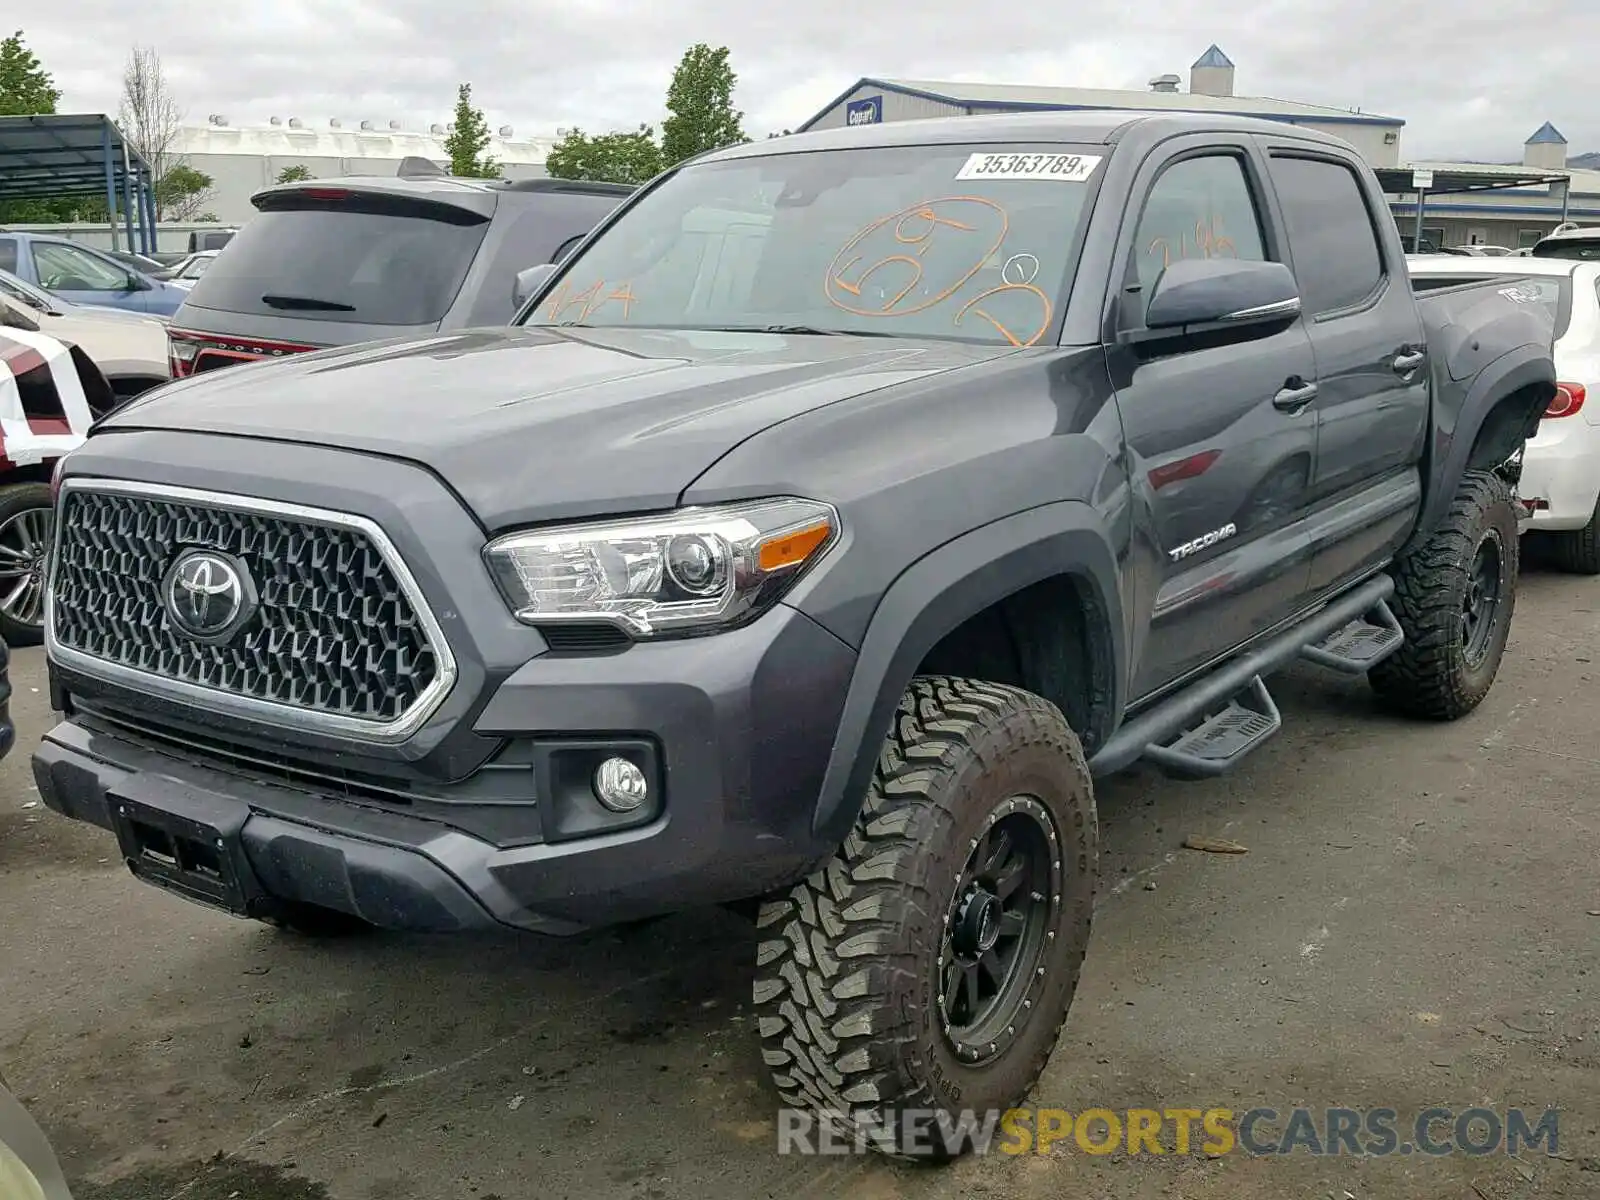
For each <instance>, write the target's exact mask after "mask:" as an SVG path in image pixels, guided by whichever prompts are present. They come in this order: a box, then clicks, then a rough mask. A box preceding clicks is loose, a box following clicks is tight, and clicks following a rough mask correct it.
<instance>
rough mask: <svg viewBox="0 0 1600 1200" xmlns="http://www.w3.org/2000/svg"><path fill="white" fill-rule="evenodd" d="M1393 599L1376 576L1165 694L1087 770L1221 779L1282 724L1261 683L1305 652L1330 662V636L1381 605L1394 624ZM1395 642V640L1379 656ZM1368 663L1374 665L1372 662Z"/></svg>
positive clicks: (1390, 587) (1388, 584) (1389, 584)
mask: <svg viewBox="0 0 1600 1200" xmlns="http://www.w3.org/2000/svg"><path fill="white" fill-rule="evenodd" d="M1393 594H1394V580H1392V579H1390V578H1389V576H1387V575H1377V576H1374V577H1373V578H1372V579H1369V580H1368V581H1367V582H1366V583H1364V584H1362V585H1361V586H1360V587H1358V588H1356V589H1355V590H1354V591H1352V592H1350V593H1349V594H1347V595H1344V596H1341V597H1340V598H1339V599H1337V600H1335V601H1334V602H1333V603H1331V604H1329V605H1328V606H1327V607H1326V608H1323V609H1320V610H1318V611H1317V612H1315V613H1313V614H1312V615H1311V616H1309V617H1307V618H1306V619H1305V620H1303V621H1301V622H1300V623H1299V624H1298V625H1294V626H1292V627H1291V628H1289V629H1286V630H1284V631H1283V632H1282V633H1279V634H1278V635H1277V636H1275V637H1274V638H1272V639H1271V640H1270V641H1268V642H1265V643H1263V644H1262V645H1260V646H1257V647H1256V648H1255V649H1254V650H1252V651H1250V652H1249V653H1248V654H1242V655H1240V656H1239V657H1238V658H1237V659H1235V660H1233V661H1232V662H1229V663H1227V664H1226V665H1224V666H1223V667H1221V668H1220V669H1218V670H1217V671H1215V672H1213V673H1212V674H1210V675H1208V676H1205V677H1204V678H1202V679H1200V680H1199V681H1197V682H1196V683H1194V684H1193V685H1191V686H1190V687H1187V688H1184V689H1183V690H1182V691H1180V692H1177V693H1174V694H1173V695H1171V696H1168V697H1167V698H1166V699H1165V700H1162V701H1160V702H1158V703H1157V704H1156V705H1155V706H1153V707H1152V708H1150V709H1148V710H1146V711H1145V712H1142V713H1140V714H1139V715H1138V716H1136V717H1135V718H1134V719H1133V720H1131V721H1129V722H1128V723H1127V724H1125V725H1123V726H1122V728H1121V729H1119V730H1117V731H1116V733H1114V734H1112V735H1111V737H1109V738H1108V739H1107V740H1106V744H1105V745H1104V746H1102V747H1100V749H1099V751H1098V752H1097V753H1096V754H1095V756H1094V757H1093V758H1092V759H1090V761H1089V770H1090V772H1091V773H1092V774H1094V775H1109V774H1111V773H1112V772H1114V771H1120V770H1122V769H1123V768H1124V767H1127V766H1131V765H1132V764H1133V763H1135V762H1137V761H1138V760H1139V759H1142V758H1149V759H1150V760H1151V761H1153V762H1156V763H1158V764H1159V765H1162V766H1163V767H1164V768H1165V769H1168V770H1174V771H1176V772H1178V773H1181V774H1184V775H1190V776H1201V777H1203V776H1211V775H1220V774H1222V773H1223V772H1225V771H1227V770H1228V768H1229V767H1231V766H1233V764H1234V763H1236V762H1238V761H1239V759H1240V758H1242V757H1243V756H1244V755H1245V754H1247V753H1249V752H1250V751H1251V750H1254V749H1255V748H1256V747H1258V746H1259V745H1261V743H1262V742H1264V741H1266V740H1267V738H1269V737H1271V736H1272V734H1274V733H1276V732H1277V731H1278V729H1279V727H1280V726H1281V725H1282V718H1281V717H1280V716H1279V715H1278V709H1277V706H1276V705H1274V704H1273V703H1272V698H1271V696H1269V695H1268V694H1267V690H1266V685H1265V684H1264V683H1262V681H1261V677H1262V676H1265V675H1269V674H1271V673H1272V672H1273V671H1276V670H1278V669H1279V668H1280V667H1282V666H1284V665H1285V664H1286V663H1288V662H1290V661H1292V660H1293V659H1295V658H1297V657H1299V656H1300V655H1301V654H1302V653H1304V651H1305V650H1306V649H1307V648H1320V649H1322V650H1324V651H1328V652H1329V657H1330V658H1332V657H1335V655H1333V654H1332V652H1331V651H1330V649H1329V646H1328V643H1330V642H1333V643H1336V644H1338V645H1340V646H1342V645H1343V643H1342V642H1340V641H1339V638H1338V637H1337V636H1336V635H1340V634H1342V633H1343V631H1344V630H1346V629H1347V627H1349V626H1351V625H1352V624H1355V623H1365V622H1363V618H1364V617H1365V616H1366V615H1367V614H1368V613H1374V614H1375V613H1376V610H1377V609H1378V608H1379V607H1380V606H1382V608H1383V613H1384V614H1385V616H1387V617H1388V619H1389V620H1391V621H1392V620H1393V619H1394V617H1393V614H1392V613H1390V612H1389V610H1388V606H1387V605H1386V604H1385V603H1384V602H1385V601H1386V600H1388V598H1389V597H1390V596H1392V595H1393ZM1374 627H1375V628H1376V626H1374ZM1396 631H1398V627H1396ZM1399 644H1400V643H1399V642H1398V641H1396V642H1395V643H1394V645H1393V646H1390V647H1388V649H1387V650H1386V651H1385V653H1388V652H1390V651H1392V650H1393V649H1395V648H1397V647H1398V646H1399ZM1380 657H1381V655H1380ZM1340 661H1343V662H1351V663H1353V662H1354V660H1353V659H1343V660H1340ZM1371 661H1372V662H1376V661H1377V658H1373V659H1372V660H1371ZM1340 669H1343V670H1350V669H1351V667H1349V666H1346V667H1342V668H1340ZM1361 669H1362V670H1365V669H1366V668H1365V667H1363V668H1361Z"/></svg>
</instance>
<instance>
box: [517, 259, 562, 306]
mask: <svg viewBox="0 0 1600 1200" xmlns="http://www.w3.org/2000/svg"><path fill="white" fill-rule="evenodd" d="M555 272H556V264H555V263H540V264H539V265H538V266H537V267H528V268H527V269H526V270H522V271H518V272H517V281H516V283H515V284H514V285H513V286H512V288H511V307H512V308H513V309H520V308H521V307H522V306H523V305H524V304H526V303H527V302H528V297H529V296H531V295H533V294H534V293H535V292H537V291H538V290H539V289H540V288H541V287H543V286H544V281H545V280H546V279H549V278H550V276H552V275H554V274H555Z"/></svg>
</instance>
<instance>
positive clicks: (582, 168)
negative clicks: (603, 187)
mask: <svg viewBox="0 0 1600 1200" xmlns="http://www.w3.org/2000/svg"><path fill="white" fill-rule="evenodd" d="M544 169H545V170H546V171H547V172H549V174H550V175H551V176H552V177H553V178H556V179H589V180H596V181H599V182H602V183H644V182H645V181H647V180H649V179H653V178H654V177H655V176H656V175H658V174H660V173H661V147H660V146H658V145H656V136H655V130H653V129H651V128H650V126H648V125H641V126H639V128H638V130H636V131H635V132H633V133H602V134H597V135H596V136H594V137H590V136H589V135H588V134H586V133H584V132H583V130H581V129H569V130H568V131H567V132H566V133H565V134H564V135H562V138H561V140H560V141H559V142H557V143H556V144H555V146H554V148H553V149H551V151H550V153H549V154H548V155H547V156H546V157H545V160H544Z"/></svg>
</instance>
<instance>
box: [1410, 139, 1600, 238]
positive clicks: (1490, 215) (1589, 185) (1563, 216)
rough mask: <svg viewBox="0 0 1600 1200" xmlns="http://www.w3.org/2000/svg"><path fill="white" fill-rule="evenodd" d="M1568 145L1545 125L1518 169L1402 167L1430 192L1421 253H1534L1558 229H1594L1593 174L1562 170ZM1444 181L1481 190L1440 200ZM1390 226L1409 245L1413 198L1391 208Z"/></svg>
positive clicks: (1598, 179) (1599, 185) (1599, 207)
mask: <svg viewBox="0 0 1600 1200" xmlns="http://www.w3.org/2000/svg"><path fill="white" fill-rule="evenodd" d="M1568 150H1569V147H1568V145H1567V139H1566V138H1565V137H1563V136H1562V134H1561V131H1560V130H1558V129H1557V128H1556V127H1555V126H1554V125H1552V124H1551V123H1550V122H1549V121H1546V122H1545V123H1544V124H1543V125H1541V126H1540V127H1539V128H1538V129H1536V130H1534V132H1533V134H1532V136H1530V137H1529V138H1528V140H1527V141H1526V142H1525V143H1524V144H1523V147H1522V161H1521V162H1520V163H1446V162H1417V163H1408V164H1407V169H1409V170H1412V171H1420V172H1422V173H1423V178H1424V180H1425V181H1428V180H1429V179H1430V177H1431V182H1432V184H1433V187H1432V189H1431V190H1429V191H1424V192H1423V193H1422V197H1423V199H1422V243H1423V245H1424V246H1435V247H1437V246H1505V247H1507V248H1509V249H1512V250H1517V249H1522V248H1525V247H1528V246H1531V245H1533V244H1534V243H1535V242H1537V241H1538V240H1539V239H1540V238H1542V237H1543V236H1545V234H1547V233H1549V232H1550V231H1551V230H1553V229H1554V228H1555V227H1556V226H1557V225H1559V224H1561V223H1562V222H1563V221H1573V222H1576V223H1578V224H1580V225H1600V171H1595V170H1589V169H1586V168H1584V167H1582V166H1573V165H1570V164H1569V162H1568ZM1449 177H1469V178H1470V177H1478V178H1480V179H1482V180H1483V181H1485V183H1486V184H1487V185H1495V184H1496V183H1498V184H1499V186H1481V187H1479V188H1478V189H1477V190H1473V191H1470V192H1463V193H1450V192H1440V191H1439V190H1438V184H1439V182H1440V181H1442V180H1444V179H1446V178H1449ZM1391 207H1392V210H1393V212H1394V215H1395V219H1396V220H1397V221H1399V223H1400V228H1401V230H1402V231H1403V232H1404V233H1405V235H1406V236H1407V237H1408V238H1410V237H1412V236H1414V233H1415V230H1416V224H1417V193H1416V192H1415V191H1414V190H1410V189H1407V194H1400V195H1396V196H1394V197H1393V198H1392V200H1391Z"/></svg>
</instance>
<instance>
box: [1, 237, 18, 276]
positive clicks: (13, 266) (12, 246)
mask: <svg viewBox="0 0 1600 1200" xmlns="http://www.w3.org/2000/svg"><path fill="white" fill-rule="evenodd" d="M0 271H10V272H11V273H12V274H16V271H17V239H16V238H0Z"/></svg>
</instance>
